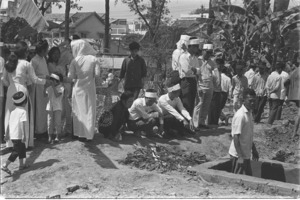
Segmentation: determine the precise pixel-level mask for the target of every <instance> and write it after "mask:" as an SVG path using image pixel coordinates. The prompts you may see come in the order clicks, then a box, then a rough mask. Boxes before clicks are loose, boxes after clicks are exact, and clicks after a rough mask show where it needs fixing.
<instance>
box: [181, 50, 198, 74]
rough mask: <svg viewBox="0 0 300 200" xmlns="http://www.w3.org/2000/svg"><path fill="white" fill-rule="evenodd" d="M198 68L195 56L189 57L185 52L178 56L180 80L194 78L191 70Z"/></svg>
mask: <svg viewBox="0 0 300 200" xmlns="http://www.w3.org/2000/svg"><path fill="white" fill-rule="evenodd" d="M198 67H199V61H198V58H197V57H196V56H193V55H191V54H190V53H189V52H187V51H185V52H183V53H182V54H180V56H179V61H178V71H179V76H180V78H185V77H195V75H194V72H193V71H192V68H195V69H196V68H198Z"/></svg>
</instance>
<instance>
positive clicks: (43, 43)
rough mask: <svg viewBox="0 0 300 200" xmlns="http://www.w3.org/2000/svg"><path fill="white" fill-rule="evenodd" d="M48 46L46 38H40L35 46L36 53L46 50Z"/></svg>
mask: <svg viewBox="0 0 300 200" xmlns="http://www.w3.org/2000/svg"><path fill="white" fill-rule="evenodd" d="M48 48H49V44H48V42H47V40H40V41H39V42H38V44H37V45H36V47H35V51H36V53H41V52H42V51H44V50H47V49H48Z"/></svg>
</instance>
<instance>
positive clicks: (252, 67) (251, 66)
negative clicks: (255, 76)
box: [249, 64, 257, 69]
mask: <svg viewBox="0 0 300 200" xmlns="http://www.w3.org/2000/svg"><path fill="white" fill-rule="evenodd" d="M256 67H257V66H256V65H254V64H250V66H249V68H250V69H255V68H256Z"/></svg>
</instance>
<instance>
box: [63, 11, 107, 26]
mask: <svg viewBox="0 0 300 200" xmlns="http://www.w3.org/2000/svg"><path fill="white" fill-rule="evenodd" d="M92 15H95V16H96V17H97V18H98V19H99V20H100V21H101V22H102V23H103V24H104V23H105V22H104V20H103V19H102V18H101V17H100V16H99V15H98V13H96V12H77V13H75V14H73V15H70V20H71V21H70V28H73V27H76V26H77V25H78V24H80V23H81V22H83V21H84V20H85V19H87V18H88V17H90V16H92ZM64 23H65V22H62V23H61V26H64Z"/></svg>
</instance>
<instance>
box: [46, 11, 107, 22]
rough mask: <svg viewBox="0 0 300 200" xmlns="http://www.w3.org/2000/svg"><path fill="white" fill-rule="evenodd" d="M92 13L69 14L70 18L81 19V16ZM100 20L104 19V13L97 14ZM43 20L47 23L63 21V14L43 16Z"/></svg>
mask: <svg viewBox="0 0 300 200" xmlns="http://www.w3.org/2000/svg"><path fill="white" fill-rule="evenodd" d="M91 13H94V12H77V13H70V18H72V17H73V16H74V15H75V17H76V18H82V17H83V16H86V15H88V14H91ZM97 14H98V15H99V16H100V17H101V18H102V19H104V15H105V14H104V13H97ZM44 18H45V19H46V20H47V21H48V20H49V21H61V22H64V21H65V13H51V14H45V15H44Z"/></svg>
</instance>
